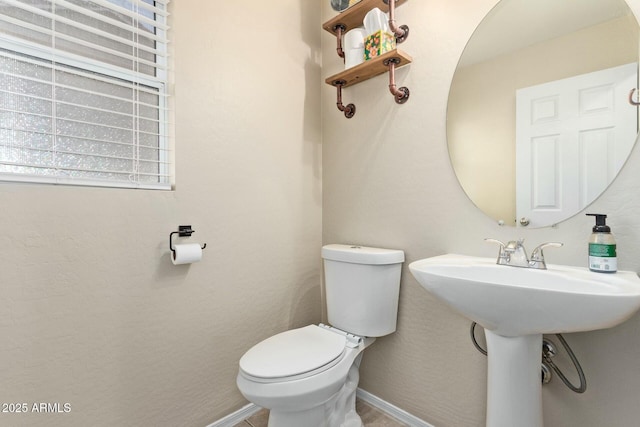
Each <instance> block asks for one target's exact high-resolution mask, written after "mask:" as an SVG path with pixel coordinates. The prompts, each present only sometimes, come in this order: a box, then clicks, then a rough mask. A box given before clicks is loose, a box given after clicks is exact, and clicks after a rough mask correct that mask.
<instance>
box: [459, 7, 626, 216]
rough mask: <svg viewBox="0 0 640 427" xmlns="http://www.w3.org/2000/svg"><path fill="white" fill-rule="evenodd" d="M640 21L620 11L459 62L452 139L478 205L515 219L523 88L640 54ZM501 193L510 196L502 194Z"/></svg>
mask: <svg viewBox="0 0 640 427" xmlns="http://www.w3.org/2000/svg"><path fill="white" fill-rule="evenodd" d="M632 20H633V22H631V21H632ZM637 29H638V24H637V22H635V19H633V18H631V19H630V18H627V17H624V18H618V19H615V20H612V21H609V22H607V23H604V24H600V25H595V26H593V27H589V28H586V29H583V30H580V31H577V32H575V33H572V34H570V35H567V36H564V37H559V38H556V39H552V40H548V41H545V42H542V43H538V44H536V45H534V46H529V47H527V48H524V49H521V50H519V51H517V52H514V53H511V54H508V55H502V56H500V57H497V58H493V59H491V60H489V61H485V62H482V63H478V64H474V65H471V66H468V67H465V68H463V69H459V70H456V73H455V78H454V79H453V82H452V86H451V87H452V90H451V93H450V95H449V102H448V108H447V141H448V143H449V148H450V153H451V162H452V164H453V167H454V169H455V171H456V174H457V176H458V177H459V178H460V180H461V182H462V183H463V188H464V190H465V192H466V193H467V194H468V195H469V197H470V198H471V199H472V200H473V201H474V203H475V204H476V206H478V207H479V208H481V209H482V210H483V212H485V213H486V214H487V215H489V216H490V217H491V218H493V219H495V220H504V221H505V223H506V224H509V225H514V224H515V220H516V189H515V182H516V171H515V156H516V151H515V139H516V127H515V117H516V103H515V95H514V94H515V93H516V90H517V89H521V88H524V87H529V86H533V85H537V84H541V83H547V82H550V81H554V80H560V79H564V78H567V77H572V76H576V75H579V74H585V73H589V72H592V71H598V70H602V69H605V68H610V67H615V66H618V65H623V64H628V63H631V62H637V61H638V30H637ZM629 89H631V88H629ZM496 193H500V194H501V195H504V197H500V198H498V199H496V197H495V194H496Z"/></svg>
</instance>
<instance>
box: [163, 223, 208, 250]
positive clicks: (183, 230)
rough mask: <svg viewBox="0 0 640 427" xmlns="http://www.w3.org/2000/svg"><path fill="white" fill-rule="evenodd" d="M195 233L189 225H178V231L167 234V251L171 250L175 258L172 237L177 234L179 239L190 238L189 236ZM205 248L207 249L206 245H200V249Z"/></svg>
mask: <svg viewBox="0 0 640 427" xmlns="http://www.w3.org/2000/svg"><path fill="white" fill-rule="evenodd" d="M195 232H196V231H195V230H193V229H192V228H191V226H190V225H179V226H178V231H173V232H171V233H169V249H171V252H173V254H174V256H175V253H176V250H175V248H174V247H173V235H174V234H177V235H178V236H180V237H191V235H192V234H193V233H195ZM206 247H207V244H206V243H205V244H204V245H202V249H204V248H206Z"/></svg>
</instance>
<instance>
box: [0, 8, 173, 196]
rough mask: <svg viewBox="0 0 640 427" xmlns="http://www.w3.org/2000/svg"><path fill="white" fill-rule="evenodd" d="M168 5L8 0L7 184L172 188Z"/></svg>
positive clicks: (3, 140) (3, 128) (1, 93)
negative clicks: (42, 183)
mask: <svg viewBox="0 0 640 427" xmlns="http://www.w3.org/2000/svg"><path fill="white" fill-rule="evenodd" d="M168 2H169V0H0V180H5V181H6V180H9V181H23V182H24V181H27V182H45V183H57V184H77V185H95V186H108V187H130V188H154V189H156V188H157V189H169V188H170V176H169V169H170V165H169V152H168V148H169V147H168V145H169V144H168V135H167V134H168V129H167V127H168V126H167V117H168V112H167V107H166V106H167V70H166V66H167V60H166V59H167V55H166V50H167V49H166V45H167V40H166V32H167V25H166V21H167V11H166V8H167V4H168Z"/></svg>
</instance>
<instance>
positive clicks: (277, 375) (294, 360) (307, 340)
mask: <svg viewBox="0 0 640 427" xmlns="http://www.w3.org/2000/svg"><path fill="white" fill-rule="evenodd" d="M346 349H347V337H345V336H344V335H342V334H339V333H336V332H333V331H331V330H329V329H328V328H326V327H320V326H317V325H309V326H305V327H303V328H298V329H292V330H289V331H285V332H282V333H279V334H277V335H274V336H272V337H270V338H267V339H266V340H264V341H262V342H260V343H258V344H256V345H255V346H253V347H252V348H251V349H250V350H249V351H247V352H246V353H245V354H244V356H242V358H241V359H240V371H241V373H242V374H243V375H244V376H245V377H247V378H248V379H250V380H252V381H256V382H281V381H291V380H296V379H301V378H306V377H309V376H312V375H316V374H318V373H320V372H322V371H325V370H327V369H329V368H331V367H332V366H335V365H336V364H337V363H338V362H340V360H341V359H342V357H343V356H344V354H345V352H346Z"/></svg>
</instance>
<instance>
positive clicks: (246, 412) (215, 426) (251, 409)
mask: <svg viewBox="0 0 640 427" xmlns="http://www.w3.org/2000/svg"><path fill="white" fill-rule="evenodd" d="M261 409H262V408H261V407H259V406H257V405H254V404H253V403H249V404H248V405H245V406H243V407H242V408H240V409H238V410H237V411H236V412H234V413H232V414H229V415H227V416H226V417H224V418H220V419H219V420H218V421H214V422H213V423H212V424H209V425H208V426H207V427H233V426H235V425H236V424H240V423H241V422H242V421H244V420H246V419H247V418H249V417H250V416H252V415H253V414H255V413H257V412H258V411H260V410H261Z"/></svg>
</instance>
